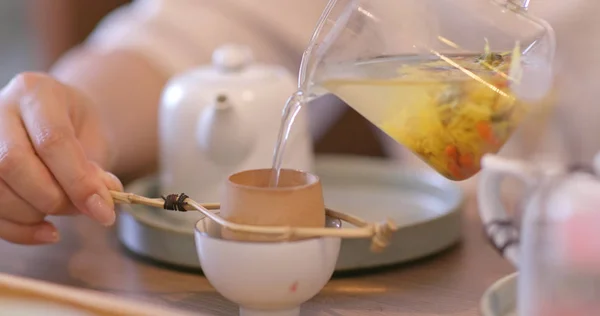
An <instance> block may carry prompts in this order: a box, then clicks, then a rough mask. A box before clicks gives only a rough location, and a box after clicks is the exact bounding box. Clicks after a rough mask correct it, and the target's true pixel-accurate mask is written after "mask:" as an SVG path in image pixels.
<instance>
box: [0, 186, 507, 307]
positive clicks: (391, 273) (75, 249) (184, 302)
mask: <svg viewBox="0 0 600 316" xmlns="http://www.w3.org/2000/svg"><path fill="white" fill-rule="evenodd" d="M55 223H56V224H57V226H58V227H59V229H60V230H61V232H62V241H61V242H60V243H58V244H56V245H52V246H39V247H38V246H36V247H32V246H16V245H11V244H8V243H5V242H0V271H1V272H5V273H11V274H15V275H19V276H25V277H30V278H35V279H40V280H45V281H50V282H55V283H59V284H63V285H69V286H75V287H80V288H87V289H93V290H98V291H105V292H111V293H116V294H118V295H119V296H122V297H126V298H131V299H139V300H147V301H150V302H153V303H158V304H165V305H169V306H171V307H176V308H180V309H184V310H191V311H200V312H205V313H208V314H209V315H236V314H237V307H236V306H235V305H234V304H233V303H230V302H229V301H227V300H226V299H224V298H223V297H221V296H220V295H219V294H218V293H216V292H215V290H214V289H213V288H212V287H211V286H210V284H209V283H208V282H207V281H206V279H205V278H204V277H202V276H201V275H199V274H194V273H190V272H180V271H174V270H170V269H167V268H164V267H160V266H157V265H154V264H152V263H149V262H144V261H142V260H139V259H136V258H134V257H132V256H131V255H128V254H127V253H126V252H125V251H124V250H123V249H122V248H121V246H120V244H119V242H118V240H117V238H116V234H115V232H114V231H113V230H112V229H106V228H103V227H100V226H99V225H97V224H95V223H93V222H91V221H90V220H87V219H86V218H83V217H78V218H60V219H57V220H55ZM463 223H464V227H463V231H464V233H463V240H462V242H461V243H460V244H459V245H458V246H456V247H454V248H452V249H449V250H447V251H445V252H443V253H441V254H438V255H435V256H433V257H430V258H427V259H422V260H419V261H418V262H414V263H410V264H405V265H401V266H397V267H394V268H389V269H386V270H384V271H377V272H371V273H368V274H362V275H355V276H343V277H334V278H333V279H332V280H331V281H330V282H329V284H328V285H327V286H326V287H325V288H324V289H323V290H322V292H321V293H320V294H319V295H318V296H317V297H315V298H314V299H312V300H311V301H309V302H308V303H306V304H305V305H304V306H303V313H302V314H303V315H329V316H338V315H348V316H353V315H372V316H382V315H407V316H429V315H447V316H450V315H452V316H458V315H461V316H463V315H465V316H467V315H469V316H471V315H479V300H480V298H481V295H482V293H483V292H484V290H485V289H486V288H487V287H488V286H490V285H491V284H492V283H493V282H494V281H496V280H497V279H499V278H501V277H502V276H504V275H506V274H509V273H511V272H513V271H514V269H513V268H512V267H511V266H510V265H509V264H508V263H507V262H506V261H504V260H503V259H502V258H500V256H499V255H498V254H497V253H496V252H495V250H494V249H492V248H491V247H490V246H489V245H488V244H487V242H486V240H485V238H484V235H483V232H482V228H481V224H480V222H479V217H478V215H477V210H476V203H475V200H474V199H473V198H468V201H467V204H466V206H465V209H464V213H463Z"/></svg>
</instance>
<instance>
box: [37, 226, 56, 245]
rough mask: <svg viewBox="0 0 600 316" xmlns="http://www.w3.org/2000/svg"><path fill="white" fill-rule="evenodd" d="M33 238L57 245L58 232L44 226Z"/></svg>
mask: <svg viewBox="0 0 600 316" xmlns="http://www.w3.org/2000/svg"><path fill="white" fill-rule="evenodd" d="M33 237H34V238H35V239H36V240H37V241H41V242H43V243H55V242H57V241H58V232H57V231H56V228H54V227H50V226H42V227H40V228H39V229H38V230H37V231H36V232H35V234H34V235H33Z"/></svg>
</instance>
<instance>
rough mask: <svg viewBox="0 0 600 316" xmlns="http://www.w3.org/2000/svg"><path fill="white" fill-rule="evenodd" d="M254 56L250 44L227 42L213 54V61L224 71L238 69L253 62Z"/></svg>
mask: <svg viewBox="0 0 600 316" xmlns="http://www.w3.org/2000/svg"><path fill="white" fill-rule="evenodd" d="M253 60H254V57H253V55H252V50H251V49H250V48H249V47H248V46H244V45H237V44H226V45H223V46H221V47H219V48H217V49H216V50H215V51H214V52H213V55H212V63H213V65H214V66H215V67H217V68H218V69H220V70H222V71H237V70H240V69H242V68H244V67H245V66H247V65H248V64H250V63H252V62H253Z"/></svg>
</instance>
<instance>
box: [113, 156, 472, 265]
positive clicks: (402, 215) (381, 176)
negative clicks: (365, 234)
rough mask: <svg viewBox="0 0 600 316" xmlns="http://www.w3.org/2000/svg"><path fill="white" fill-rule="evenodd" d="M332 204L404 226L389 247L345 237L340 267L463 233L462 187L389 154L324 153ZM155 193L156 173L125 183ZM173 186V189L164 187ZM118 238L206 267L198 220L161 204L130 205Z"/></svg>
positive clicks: (428, 249)
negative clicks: (196, 232)
mask: <svg viewBox="0 0 600 316" xmlns="http://www.w3.org/2000/svg"><path fill="white" fill-rule="evenodd" d="M316 173H317V174H318V175H319V176H320V178H321V181H322V183H323V190H324V194H325V203H326V205H327V206H328V207H330V208H332V209H336V210H340V211H343V212H345V213H350V214H353V215H357V216H359V217H361V218H363V219H366V220H369V221H380V220H383V219H385V218H387V217H389V218H392V219H393V220H394V221H395V222H396V223H397V224H398V226H399V230H398V231H397V232H396V233H394V236H393V240H392V243H391V245H390V246H389V247H388V248H387V249H386V250H385V251H384V252H382V253H378V254H375V253H372V252H370V251H369V240H362V239H346V240H344V241H343V242H342V249H341V252H340V257H339V260H338V263H337V271H348V270H357V269H365V268H375V267H381V266H387V265H393V264H398V263H402V262H406V261H410V260H414V259H418V258H421V257H424V256H428V255H431V254H434V253H436V252H439V251H441V250H444V249H446V248H448V247H450V246H452V245H453V244H455V243H456V242H458V241H459V239H460V209H461V206H462V201H463V194H462V191H461V189H460V188H459V187H458V185H456V184H455V183H453V182H451V181H449V180H446V179H445V178H443V177H441V176H439V175H437V174H436V173H434V172H433V171H424V170H408V169H404V168H402V167H399V166H397V165H394V164H391V163H388V162H386V161H383V160H379V159H373V158H358V157H337V156H324V157H318V158H317V160H316ZM126 190H127V191H128V192H132V193H136V194H140V195H144V196H149V197H156V196H159V195H160V194H159V190H158V187H157V183H156V180H155V178H147V179H142V180H139V181H137V182H136V183H133V184H132V185H131V186H129V187H128V188H126ZM160 193H172V192H160ZM121 210H122V211H121V212H120V214H119V226H118V227H119V229H118V232H119V238H120V240H121V241H122V243H123V244H124V245H125V246H126V247H127V248H128V249H129V250H131V251H133V252H134V253H137V254H139V255H142V256H144V257H149V258H151V259H154V260H157V261H161V262H164V263H169V264H173V265H177V266H182V267H186V268H199V263H198V259H197V258H196V250H195V246H194V238H193V226H191V225H189V224H182V222H180V221H177V220H176V219H173V218H169V217H165V216H162V215H161V214H163V213H162V212H164V211H161V210H154V209H148V208H146V207H144V206H137V205H136V206H123V207H122V208H121Z"/></svg>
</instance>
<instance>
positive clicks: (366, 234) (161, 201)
mask: <svg viewBox="0 0 600 316" xmlns="http://www.w3.org/2000/svg"><path fill="white" fill-rule="evenodd" d="M110 193H111V195H112V198H113V200H114V202H115V203H117V204H140V205H146V206H152V207H156V208H162V209H165V210H170V211H178V212H187V211H198V212H200V213H202V214H203V215H204V216H206V217H208V218H210V219H211V220H213V221H215V222H217V223H218V224H219V225H221V226H223V227H226V228H227V229H229V230H231V231H234V232H240V233H255V234H263V235H269V236H272V239H271V240H272V241H288V240H291V239H293V238H314V237H340V238H370V239H371V251H373V252H380V251H382V250H383V249H385V247H387V246H388V245H389V243H390V239H391V237H392V233H393V232H394V231H396V230H398V228H397V226H396V224H395V223H394V222H393V221H392V220H390V219H388V220H386V221H383V222H380V223H369V222H367V221H365V220H363V219H360V218H358V217H355V216H352V215H348V214H345V213H342V212H338V211H334V210H331V209H328V208H326V209H325V211H326V214H327V216H329V217H332V218H335V219H339V220H341V221H345V222H347V223H349V224H351V225H354V226H356V228H326V227H290V226H257V225H243V224H237V223H232V222H229V221H227V220H225V219H223V218H222V217H220V216H219V215H218V214H216V213H214V212H211V210H218V209H220V204H219V203H204V204H200V203H198V202H196V201H194V200H192V199H191V198H189V197H188V196H187V195H185V194H183V193H182V194H169V195H167V196H163V197H161V198H148V197H143V196H139V195H136V194H133V193H125V192H117V191H110Z"/></svg>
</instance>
